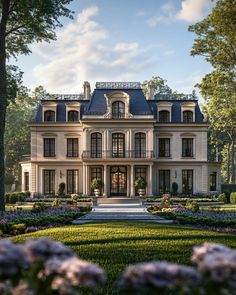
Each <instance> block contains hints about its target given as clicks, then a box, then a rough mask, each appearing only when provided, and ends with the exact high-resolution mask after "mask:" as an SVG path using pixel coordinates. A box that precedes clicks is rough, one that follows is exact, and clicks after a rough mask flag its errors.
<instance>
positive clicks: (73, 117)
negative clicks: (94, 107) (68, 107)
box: [68, 111, 79, 122]
mask: <svg viewBox="0 0 236 295" xmlns="http://www.w3.org/2000/svg"><path fill="white" fill-rule="evenodd" d="M76 121H79V113H78V112H77V111H69V112H68V122H76Z"/></svg>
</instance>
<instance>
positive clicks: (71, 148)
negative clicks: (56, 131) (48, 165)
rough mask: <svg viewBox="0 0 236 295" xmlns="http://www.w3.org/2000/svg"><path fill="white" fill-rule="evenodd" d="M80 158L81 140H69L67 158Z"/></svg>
mask: <svg viewBox="0 0 236 295" xmlns="http://www.w3.org/2000/svg"><path fill="white" fill-rule="evenodd" d="M78 156H79V140H78V138H68V139H67V157H78Z"/></svg>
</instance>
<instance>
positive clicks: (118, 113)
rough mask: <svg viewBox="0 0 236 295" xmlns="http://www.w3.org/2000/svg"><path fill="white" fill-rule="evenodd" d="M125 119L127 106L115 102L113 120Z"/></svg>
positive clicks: (120, 102)
mask: <svg viewBox="0 0 236 295" xmlns="http://www.w3.org/2000/svg"><path fill="white" fill-rule="evenodd" d="M124 117H125V104H124V103H123V102H122V101H115V102H114V103H113V104H112V118H115V119H117V118H124Z"/></svg>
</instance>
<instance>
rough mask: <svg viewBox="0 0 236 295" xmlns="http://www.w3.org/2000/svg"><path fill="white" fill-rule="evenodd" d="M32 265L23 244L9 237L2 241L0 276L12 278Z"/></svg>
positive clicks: (0, 247) (0, 244)
mask: <svg viewBox="0 0 236 295" xmlns="http://www.w3.org/2000/svg"><path fill="white" fill-rule="evenodd" d="M29 266H30V260H29V258H28V257H27V254H26V251H25V248H24V246H23V245H18V244H14V243H12V241H10V240H8V239H3V240H1V241H0V278H2V279H6V278H11V277H13V276H16V275H18V274H20V272H21V271H22V269H26V268H28V267H29Z"/></svg>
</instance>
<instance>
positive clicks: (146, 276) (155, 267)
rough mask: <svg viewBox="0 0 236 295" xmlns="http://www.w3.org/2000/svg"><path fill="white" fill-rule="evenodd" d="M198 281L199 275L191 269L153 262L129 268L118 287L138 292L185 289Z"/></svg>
mask: <svg viewBox="0 0 236 295" xmlns="http://www.w3.org/2000/svg"><path fill="white" fill-rule="evenodd" d="M200 279H201V277H200V275H199V273H198V272H197V270H196V269H194V268H193V267H190V266H184V265H178V264H173V263H167V262H159V261H154V262H148V263H139V264H136V265H132V266H129V267H128V268H127V269H126V271H125V273H124V275H123V277H122V279H121V281H120V286H121V287H128V288H132V289H138V290H144V289H149V288H151V289H153V288H154V289H160V288H170V289H174V288H177V287H180V288H181V287H183V288H186V287H190V286H196V285H197V284H199V282H200Z"/></svg>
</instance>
